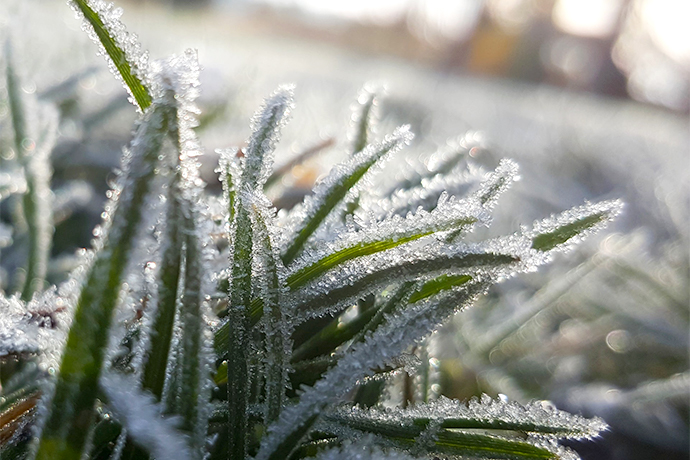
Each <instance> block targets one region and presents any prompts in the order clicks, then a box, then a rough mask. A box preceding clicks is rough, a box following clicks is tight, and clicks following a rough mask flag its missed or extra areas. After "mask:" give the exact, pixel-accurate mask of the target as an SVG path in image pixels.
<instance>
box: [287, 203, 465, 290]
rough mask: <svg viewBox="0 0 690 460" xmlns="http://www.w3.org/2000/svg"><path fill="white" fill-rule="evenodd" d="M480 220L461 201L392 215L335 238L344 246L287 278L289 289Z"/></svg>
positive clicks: (463, 229) (294, 288)
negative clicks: (361, 259) (348, 264)
mask: <svg viewBox="0 0 690 460" xmlns="http://www.w3.org/2000/svg"><path fill="white" fill-rule="evenodd" d="M478 220H479V219H478V217H476V216H472V215H470V213H468V212H467V211H465V210H464V207H463V206H460V205H459V204H458V203H455V205H454V206H453V205H450V206H449V205H442V206H440V207H439V208H437V209H436V210H434V211H432V212H431V213H427V212H424V211H420V212H419V213H418V214H417V215H415V216H412V217H408V218H405V219H401V218H397V216H396V217H394V218H390V219H388V220H386V221H383V222H381V223H379V224H376V225H374V226H371V227H368V228H364V229H363V230H361V231H359V232H357V233H356V234H352V235H345V236H343V237H342V238H341V241H342V242H340V243H338V242H336V247H338V246H342V248H341V249H337V250H335V251H334V252H331V253H330V254H327V255H325V256H323V257H321V258H320V259H319V260H317V261H316V262H313V263H311V264H308V265H305V266H304V267H302V268H299V269H297V270H296V271H294V272H293V273H291V274H290V275H289V276H288V279H287V283H288V286H289V287H290V290H296V289H298V288H300V287H302V286H304V285H305V284H307V283H308V282H310V281H312V280H313V279H315V278H317V277H319V276H321V275H323V274H324V273H325V272H327V271H328V270H331V269H332V268H334V267H337V266H338V265H340V264H343V263H345V262H347V261H350V260H352V259H356V258H358V257H363V256H369V255H372V254H375V253H378V252H383V251H386V250H389V249H392V248H395V247H397V246H400V245H401V244H404V243H408V242H410V241H415V240H418V239H420V238H423V237H425V236H429V235H431V234H433V233H437V232H445V231H466V230H467V229H468V228H469V227H470V226H471V225H472V224H474V223H476V222H477V221H478Z"/></svg>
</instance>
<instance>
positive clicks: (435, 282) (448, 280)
mask: <svg viewBox="0 0 690 460" xmlns="http://www.w3.org/2000/svg"><path fill="white" fill-rule="evenodd" d="M471 279H472V277H471V276H469V275H441V276H439V277H437V278H434V279H432V280H429V281H427V282H426V283H424V284H423V285H422V287H421V288H419V290H417V291H415V292H414V293H413V294H412V295H411V296H410V303H414V302H417V301H419V300H422V299H426V298H427V297H431V296H433V295H436V294H438V293H439V292H441V291H445V290H447V289H451V288H454V287H457V286H461V285H463V284H465V283H467V282H469V281H470V280H471Z"/></svg>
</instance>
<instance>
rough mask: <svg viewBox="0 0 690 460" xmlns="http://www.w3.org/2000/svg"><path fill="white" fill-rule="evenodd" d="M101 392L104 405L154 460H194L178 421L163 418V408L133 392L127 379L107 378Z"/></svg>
mask: <svg viewBox="0 0 690 460" xmlns="http://www.w3.org/2000/svg"><path fill="white" fill-rule="evenodd" d="M100 385H101V388H102V389H103V391H104V392H105V394H106V395H107V397H108V405H109V407H110V408H111V409H112V411H113V412H114V413H115V416H116V417H117V419H118V420H119V421H120V422H121V423H122V424H123V426H124V428H125V429H126V430H127V433H128V434H129V436H131V437H132V438H133V439H134V440H135V442H137V443H138V444H140V445H142V446H144V447H146V448H147V449H150V451H151V453H152V454H153V455H154V456H155V458H165V459H171V460H191V459H193V458H194V456H192V453H191V452H190V450H189V447H187V443H186V442H185V439H184V437H182V436H180V433H179V431H178V430H177V426H179V424H180V420H179V418H178V417H170V416H167V417H166V416H164V415H163V408H162V407H161V405H160V404H157V403H156V402H155V400H154V399H153V397H152V396H151V395H150V394H147V393H143V392H141V391H140V390H138V389H137V383H136V381H134V380H133V379H131V378H127V377H124V376H120V375H117V374H107V375H104V376H103V377H102V378H101V382H100Z"/></svg>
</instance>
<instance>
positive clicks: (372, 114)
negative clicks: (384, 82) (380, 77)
mask: <svg viewBox="0 0 690 460" xmlns="http://www.w3.org/2000/svg"><path fill="white" fill-rule="evenodd" d="M383 92H384V89H383V88H382V87H381V86H378V85H375V84H371V83H370V84H367V85H365V86H364V88H362V90H361V91H360V93H359V96H358V97H357V104H356V106H355V107H354V109H353V112H352V126H351V134H350V136H349V137H350V142H351V143H352V153H353V154H356V153H359V152H361V151H362V150H364V148H365V147H366V146H367V144H370V143H371V135H372V134H373V131H374V126H375V124H376V122H377V121H378V114H377V113H376V112H377V110H376V109H377V106H378V104H379V99H380V98H381V94H382V93H383Z"/></svg>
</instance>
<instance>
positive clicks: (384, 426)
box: [325, 404, 557, 459]
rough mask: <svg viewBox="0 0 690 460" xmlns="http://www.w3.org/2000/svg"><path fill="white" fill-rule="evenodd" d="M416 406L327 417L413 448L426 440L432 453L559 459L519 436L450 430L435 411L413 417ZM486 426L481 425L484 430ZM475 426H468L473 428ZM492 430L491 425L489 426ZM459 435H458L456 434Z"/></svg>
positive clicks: (356, 410)
mask: <svg viewBox="0 0 690 460" xmlns="http://www.w3.org/2000/svg"><path fill="white" fill-rule="evenodd" d="M412 407H413V409H412V410H410V411H408V410H407V409H391V410H387V411H381V410H380V409H378V408H376V407H374V408H372V409H365V408H362V407H351V406H346V407H345V408H339V409H337V410H336V411H334V412H332V413H329V414H327V415H326V416H325V418H326V420H329V421H332V422H336V423H339V424H342V425H345V426H348V427H350V428H354V429H356V430H361V431H365V432H369V433H374V434H377V435H379V436H382V437H384V438H386V439H389V440H391V441H393V442H395V443H396V444H397V445H398V446H399V447H401V448H403V449H410V448H413V446H414V445H415V444H417V443H420V442H424V441H426V442H424V444H425V447H427V448H428V449H429V450H430V451H431V452H435V453H446V454H453V455H467V456H470V457H472V458H475V456H478V457H479V458H500V459H504V458H505V459H551V458H557V456H556V455H555V454H554V452H553V451H552V450H550V449H547V448H545V447H541V446H537V445H534V444H533V443H530V442H529V441H523V440H522V439H519V438H514V439H509V438H506V437H500V436H495V435H491V434H488V433H484V432H482V431H479V429H477V431H462V432H459V431H449V430H447V429H444V428H445V424H443V422H440V421H438V420H437V419H436V417H435V415H434V414H433V413H430V414H429V415H430V416H432V417H433V418H429V417H424V416H421V417H414V416H411V414H410V413H412V414H415V413H418V412H419V410H418V407H422V408H425V407H426V405H424V404H422V405H415V406H412ZM483 428H484V427H480V429H483ZM471 429H472V428H468V430H471ZM487 429H489V430H490V429H492V428H487ZM456 434H457V436H456Z"/></svg>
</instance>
